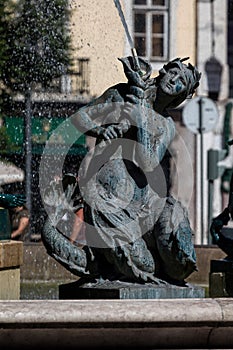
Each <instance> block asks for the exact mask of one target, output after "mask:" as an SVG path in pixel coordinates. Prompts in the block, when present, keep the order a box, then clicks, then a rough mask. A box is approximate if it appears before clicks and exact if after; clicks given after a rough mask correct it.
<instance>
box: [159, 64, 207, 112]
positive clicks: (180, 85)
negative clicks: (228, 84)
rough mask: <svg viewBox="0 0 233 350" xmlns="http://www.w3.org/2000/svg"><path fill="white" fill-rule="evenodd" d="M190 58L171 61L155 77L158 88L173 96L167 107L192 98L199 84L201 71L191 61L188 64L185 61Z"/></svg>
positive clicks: (175, 105)
mask: <svg viewBox="0 0 233 350" xmlns="http://www.w3.org/2000/svg"><path fill="white" fill-rule="evenodd" d="M188 58H189V57H185V58H182V59H181V58H176V59H174V60H172V61H169V62H168V63H167V64H165V65H164V66H163V68H162V69H161V70H160V71H159V76H158V77H156V78H155V81H156V85H157V86H158V89H160V90H162V92H163V94H164V95H168V96H170V97H173V99H172V101H171V102H170V104H169V105H168V106H167V107H177V106H178V105H179V104H181V103H182V102H183V101H184V100H185V99H187V98H191V97H192V95H193V94H194V92H195V90H196V88H197V87H198V86H199V81H200V78H201V73H200V72H199V71H198V70H197V69H196V67H194V66H192V65H191V64H190V63H189V64H188V65H186V64H184V63H183V62H184V61H186V60H187V59H188Z"/></svg>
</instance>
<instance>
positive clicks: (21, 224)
mask: <svg viewBox="0 0 233 350" xmlns="http://www.w3.org/2000/svg"><path fill="white" fill-rule="evenodd" d="M10 217H11V230H12V231H11V239H13V240H17V241H24V240H25V238H26V236H27V234H28V228H29V213H28V209H27V207H26V206H25V205H22V206H18V207H15V208H13V209H11V212H10Z"/></svg>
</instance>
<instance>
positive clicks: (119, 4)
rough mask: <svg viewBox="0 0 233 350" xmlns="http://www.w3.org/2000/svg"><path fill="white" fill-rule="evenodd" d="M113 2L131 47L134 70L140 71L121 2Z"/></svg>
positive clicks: (115, 0)
mask: <svg viewBox="0 0 233 350" xmlns="http://www.w3.org/2000/svg"><path fill="white" fill-rule="evenodd" d="M114 4H115V6H116V8H117V10H118V13H119V16H120V19H121V22H122V24H123V27H124V29H125V33H126V36H127V39H128V42H129V45H130V47H131V52H132V55H133V59H134V66H135V70H137V71H139V72H141V68H140V63H139V60H138V56H137V52H136V49H135V48H134V45H133V39H132V37H131V35H130V32H129V28H128V25H127V23H126V20H125V16H124V13H123V11H122V8H121V3H120V1H119V0H114Z"/></svg>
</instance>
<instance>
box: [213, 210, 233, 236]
mask: <svg viewBox="0 0 233 350" xmlns="http://www.w3.org/2000/svg"><path fill="white" fill-rule="evenodd" d="M229 220H230V215H229V210H228V208H226V209H224V210H223V212H222V213H221V214H220V215H218V216H217V217H216V218H214V219H213V221H212V224H211V226H210V234H211V236H212V238H213V243H217V242H218V240H219V234H220V233H221V231H222V228H223V226H224V225H227V224H228V221H229Z"/></svg>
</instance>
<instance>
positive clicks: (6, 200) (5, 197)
mask: <svg viewBox="0 0 233 350" xmlns="http://www.w3.org/2000/svg"><path fill="white" fill-rule="evenodd" d="M25 202H26V198H25V195H23V194H9V193H0V207H3V208H5V209H11V208H15V207H18V206H21V205H23V204H24V203H25Z"/></svg>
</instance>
